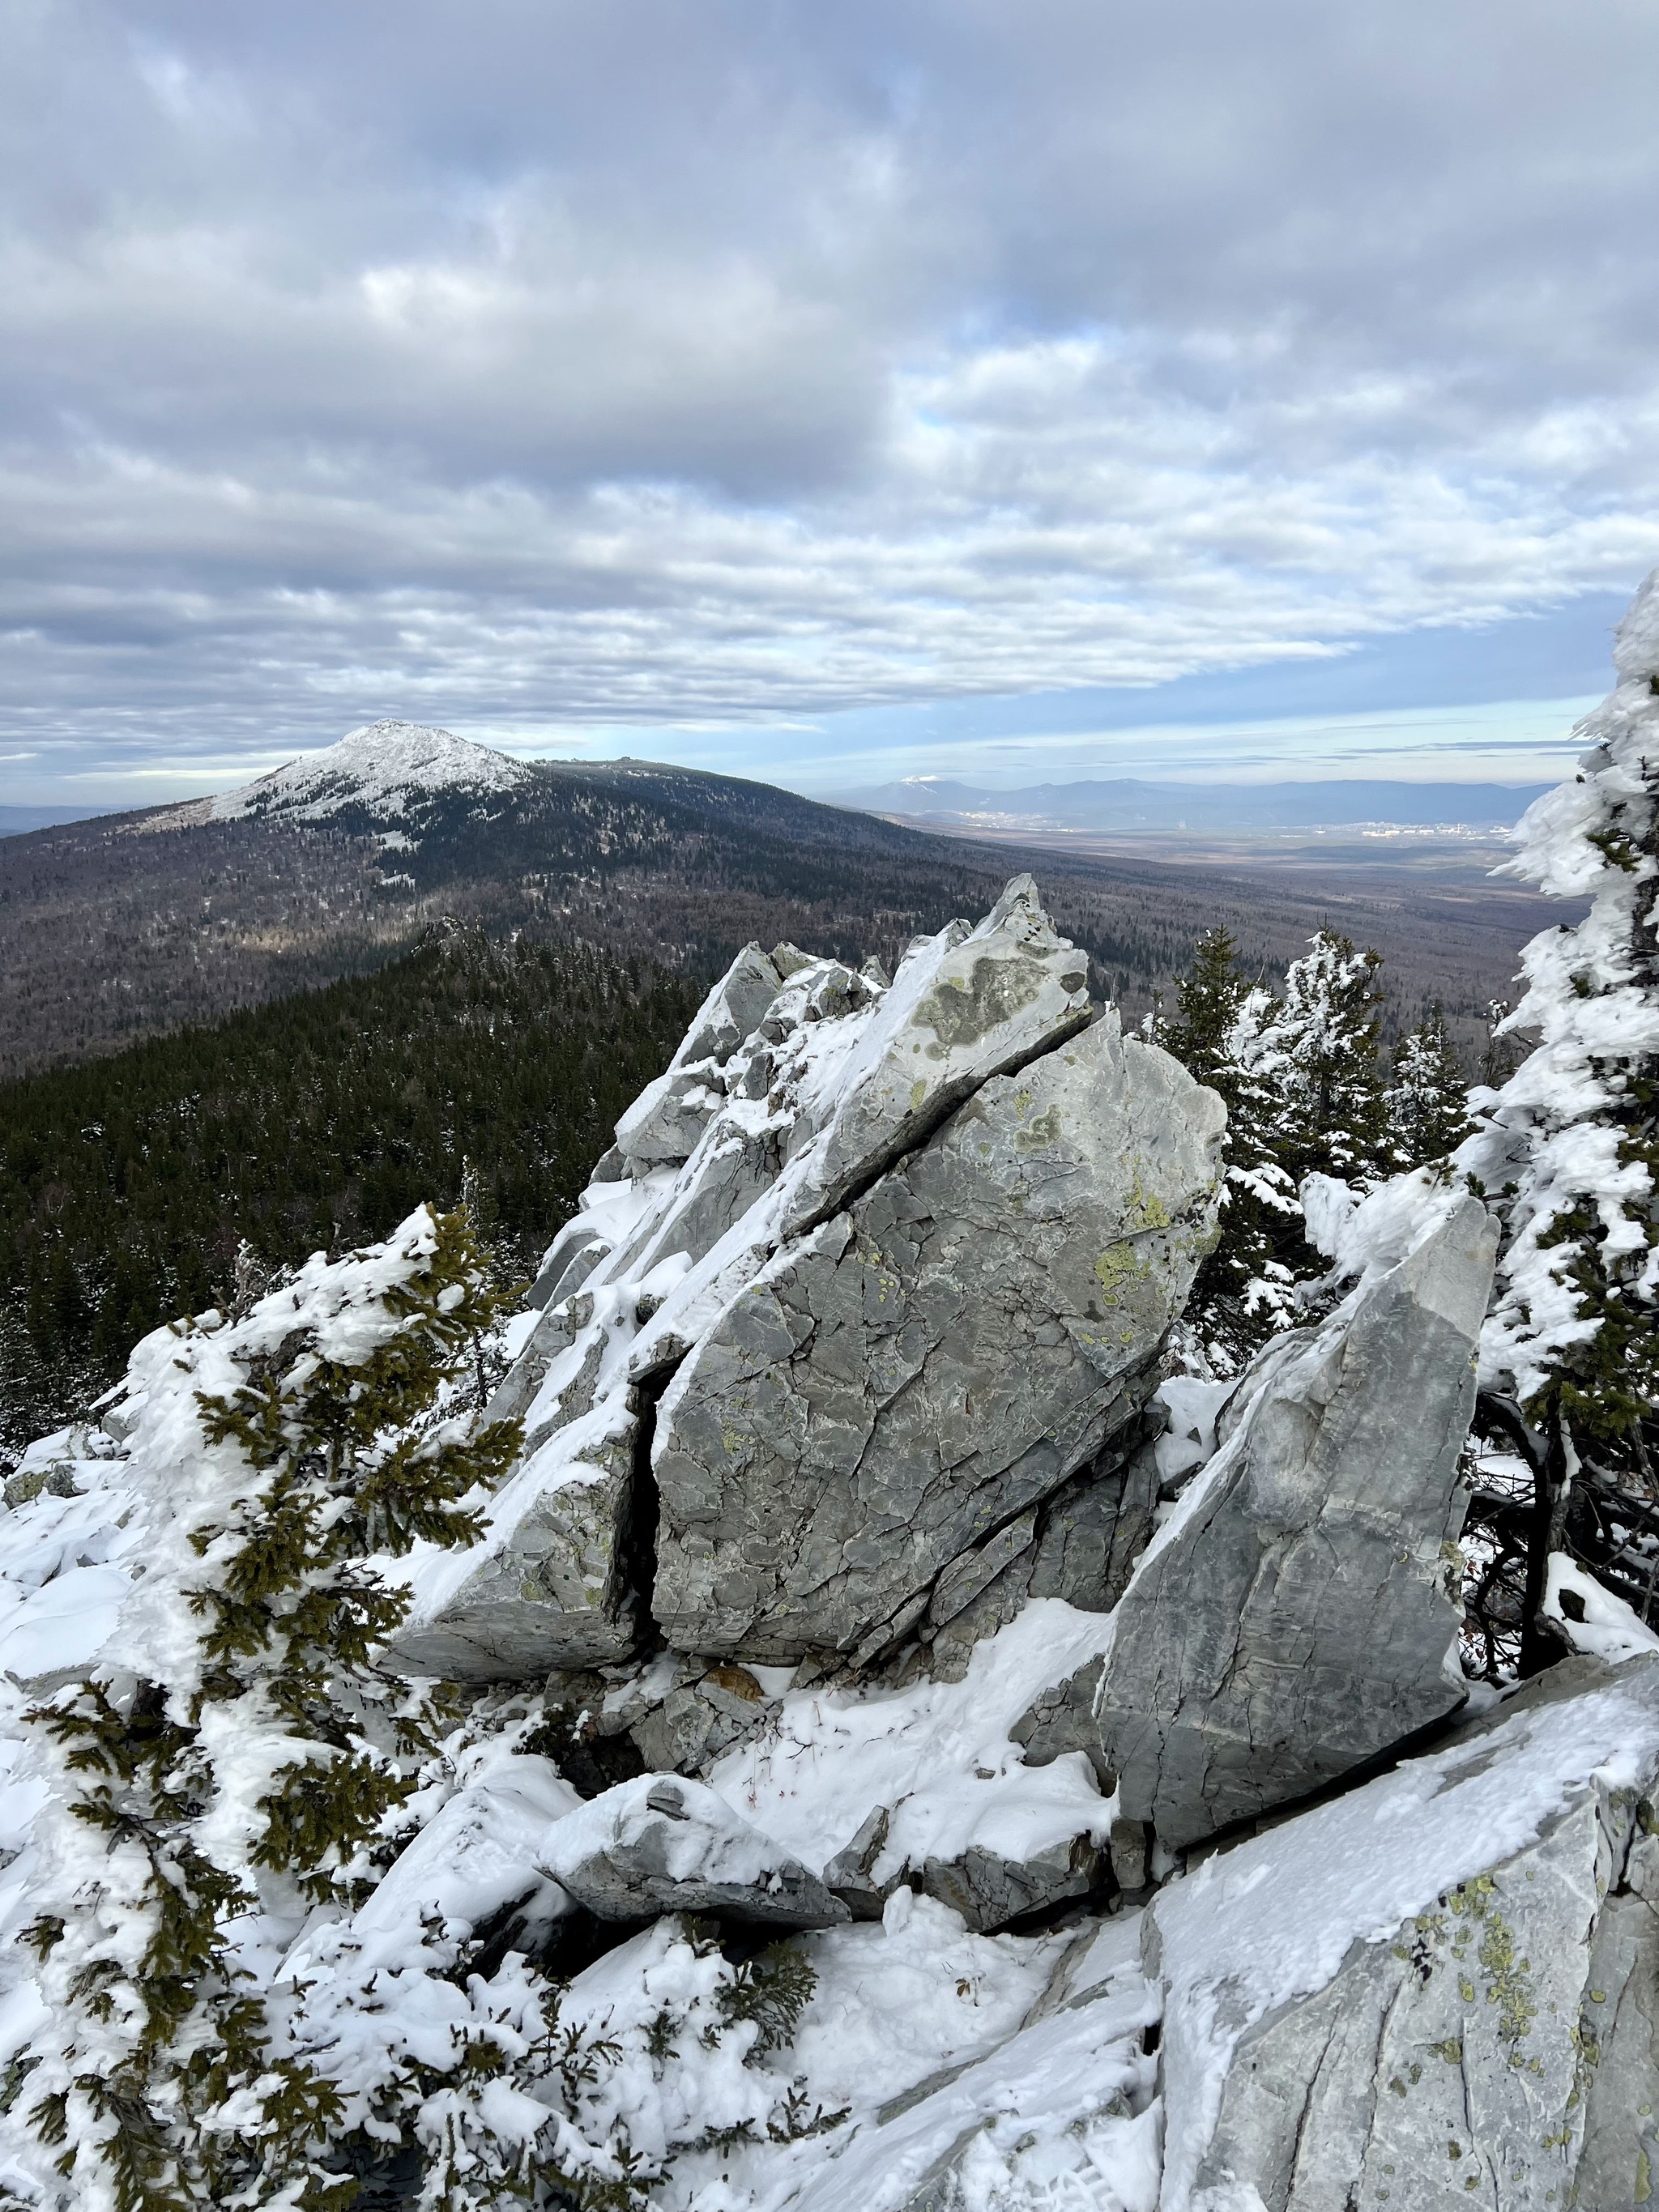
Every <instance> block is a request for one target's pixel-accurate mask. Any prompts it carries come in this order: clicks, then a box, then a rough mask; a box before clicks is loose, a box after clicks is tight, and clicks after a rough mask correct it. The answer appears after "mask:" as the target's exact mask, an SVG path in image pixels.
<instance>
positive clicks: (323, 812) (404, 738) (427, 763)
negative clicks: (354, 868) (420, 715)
mask: <svg viewBox="0 0 1659 2212" xmlns="http://www.w3.org/2000/svg"><path fill="white" fill-rule="evenodd" d="M533 774H534V771H533V770H532V769H529V768H527V767H526V765H525V764H524V763H522V762H520V761H515V760H510V759H508V757H507V755H506V754H505V753H498V752H494V751H492V750H490V748H489V746H488V745H478V744H473V743H472V742H471V739H470V738H458V737H456V736H455V734H454V733H453V731H450V730H439V729H432V728H428V726H425V725H424V724H422V723H419V722H394V721H381V722H367V723H365V724H364V725H363V726H362V728H361V729H356V730H349V731H348V732H346V734H345V736H344V737H343V738H341V739H340V740H339V742H338V743H337V744H332V745H329V746H327V747H325V749H324V750H322V751H321V752H315V753H302V754H301V756H300V757H299V758H298V759H297V760H291V761H288V762H286V763H284V764H283V767H281V768H278V769H272V770H271V771H270V774H269V775H262V776H259V777H258V778H257V779H256V780H255V781H253V782H252V783H248V784H244V785H243V786H242V787H241V789H240V791H227V792H222V793H220V794H219V796H218V797H217V798H216V799H214V800H213V801H212V802H211V806H212V812H211V817H210V818H211V819H212V820H214V821H216V822H234V821H240V820H241V819H242V818H243V817H246V816H247V815H250V814H273V813H274V814H283V815H287V816H289V817H292V818H294V819H296V820H299V821H305V822H317V821H321V820H323V819H325V817H327V816H329V815H331V814H338V813H341V812H342V811H344V809H346V808H347V807H354V808H356V807H367V808H370V809H372V810H373V811H374V812H375V813H376V814H383V815H393V816H397V815H401V814H404V813H405V812H406V811H408V808H409V805H410V801H411V800H416V801H418V800H423V799H431V798H434V797H435V796H436V795H438V794H439V793H443V792H446V791H464V792H472V793H480V794H483V793H489V792H506V791H512V790H514V789H516V788H517V787H520V785H522V784H525V783H527V782H529V781H531V780H532V776H533Z"/></svg>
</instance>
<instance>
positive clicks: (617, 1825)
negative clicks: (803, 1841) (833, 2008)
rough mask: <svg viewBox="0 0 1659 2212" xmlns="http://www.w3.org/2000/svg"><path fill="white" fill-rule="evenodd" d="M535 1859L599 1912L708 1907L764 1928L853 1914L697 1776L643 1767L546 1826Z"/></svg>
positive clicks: (622, 1916)
mask: <svg viewBox="0 0 1659 2212" xmlns="http://www.w3.org/2000/svg"><path fill="white" fill-rule="evenodd" d="M538 1863H539V1865H540V1866H541V1868H542V1869H543V1870H544V1872H545V1873H546V1874H548V1875H550V1876H551V1877H552V1878H553V1880H554V1881H556V1882H558V1883H559V1885H560V1886H561V1887H562V1888H563V1889H564V1890H566V1891H567V1892H568V1893H569V1895H570V1896H572V1897H573V1898H574V1899H575V1900H576V1902H577V1903H578V1904H579V1905H585V1906H586V1908H587V1910H588V1911H590V1912H592V1914H593V1915H594V1916H595V1917H597V1918H599V1919H600V1920H653V1919H655V1918H656V1917H658V1916H659V1914H661V1913H665V1912H712V1913H718V1914H720V1915H721V1916H723V1917H726V1918H729V1919H733V1920H741V1921H749V1922H752V1923H757V1925H760V1926H763V1927H768V1928H833V1927H834V1926H836V1923H838V1922H841V1921H845V1920H846V1919H848V1917H850V1916H849V1915H848V1910H847V1907H846V1906H845V1905H842V1904H841V1903H839V1902H838V1901H837V1900H836V1899H835V1898H833V1897H831V1896H830V1894H829V1891H828V1890H827V1889H826V1888H825V1887H824V1886H823V1883H822V1882H821V1881H819V1880H818V1878H817V1875H814V1874H811V1873H809V1872H808V1870H807V1869H806V1868H805V1867H804V1866H801V1865H799V1863H797V1862H796V1861H795V1860H794V1859H792V1858H791V1857H789V1855H788V1853H787V1852H786V1851H781V1850H779V1849H778V1847H777V1846H776V1844H773V1843H772V1842H770V1841H769V1838H766V1837H765V1836H763V1835H762V1834H761V1833H760V1832H759V1831H758V1830H757V1829H755V1828H751V1827H750V1826H749V1824H748V1822H747V1821H745V1820H739V1819H738V1815H737V1814H735V1813H734V1812H732V1809H731V1808H730V1807H729V1806H728V1805H727V1804H726V1802H725V1801H724V1800H723V1799H721V1798H720V1797H717V1796H715V1794H714V1791H713V1790H708V1789H705V1788H704V1787H703V1785H702V1784H701V1783H700V1782H688V1781H686V1780H684V1778H682V1777H681V1776H679V1775H676V1774H643V1775H641V1776H640V1777H639V1778H637V1779H636V1780H635V1781H633V1782H623V1783H619V1784H617V1787H616V1788H615V1789H613V1790H606V1791H605V1793H604V1795H603V1796H599V1797H595V1798H592V1799H591V1800H590V1801H589V1802H588V1803H586V1805H584V1806H583V1807H582V1808H580V1811H578V1812H574V1813H571V1814H567V1815H566V1817H565V1818H564V1819H563V1820H559V1821H556V1823H555V1824H554V1826H552V1827H550V1829H549V1830H548V1831H547V1833H546V1835H545V1836H544V1838H543V1840H542V1844H541V1848H540V1851H539V1854H538Z"/></svg>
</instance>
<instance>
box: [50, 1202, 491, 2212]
mask: <svg viewBox="0 0 1659 2212" xmlns="http://www.w3.org/2000/svg"><path fill="white" fill-rule="evenodd" d="M498 1303H499V1300H498V1298H497V1296H496V1294H495V1292H494V1291H492V1290H491V1289H490V1287H489V1281H488V1274H487V1268H486V1264H485V1261H484V1259H483V1255H482V1254H481V1253H480V1251H479V1249H478V1248H477V1243H476V1242H475V1240H474V1237H473V1234H472V1231H471V1227H470V1225H469V1224H468V1221H467V1219H466V1218H465V1214H464V1213H461V1212H454V1213H450V1214H445V1215H441V1216H435V1215H434V1214H433V1213H432V1212H430V1211H429V1210H428V1209H426V1208H422V1209H420V1210H419V1211H417V1212H416V1213H415V1214H413V1215H411V1216H410V1219H409V1220H408V1221H407V1222H405V1223H404V1225H403V1228H402V1229H401V1230H400V1231H398V1235H397V1236H396V1237H393V1238H392V1239H391V1240H390V1241H389V1243H387V1244H386V1245H385V1246H382V1247H380V1248H379V1249H378V1250H377V1251H375V1252H373V1253H363V1254H358V1255H353V1257H352V1259H351V1260H350V1261H345V1262H338V1263H334V1265H333V1266H332V1267H331V1266H329V1265H328V1264H326V1263H323V1262H322V1261H320V1259H319V1261H315V1262H312V1263H309V1265H308V1267H307V1269H305V1270H302V1271H301V1274H300V1275H299V1276H298V1277H296V1278H295V1280H294V1283H293V1285H291V1286H283V1288H279V1289H278V1290H277V1291H273V1292H271V1293H270V1294H269V1295H268V1296H267V1297H264V1299H262V1300H261V1301H260V1302H259V1304H258V1306H257V1307H256V1308H255V1309H254V1310H253V1312H252V1314H251V1315H250V1316H247V1317H246V1319H245V1320H244V1321H242V1322H240V1323H232V1322H228V1321H227V1320H226V1319H225V1318H224V1317H223V1316H220V1315H217V1314H213V1315H209V1316H204V1318H203V1319H202V1320H200V1321H198V1322H193V1323H191V1324H189V1325H188V1326H181V1327H180V1328H179V1329H178V1331H177V1332H176V1339H177V1350H176V1352H175V1353H174V1355H173V1361H172V1364H173V1366H174V1367H175V1368H181V1369H183V1370H185V1372H186V1373H187V1374H190V1375H192V1376H194V1375H198V1374H199V1375H203V1376H211V1377H213V1378H214V1379H217V1380H219V1381H220V1383H221V1384H222V1387H220V1388H218V1389H194V1390H193V1391H192V1392H191V1398H192V1399H193V1405H194V1419H193V1422H192V1421H191V1418H190V1415H189V1412H188V1409H186V1410H185V1412H184V1413H177V1414H175V1416H174V1426H173V1431H172V1432H171V1434H170V1439H169V1441H170V1443H171V1446H172V1449H173V1451H174V1452H175V1453H176V1454H177V1455H178V1460H179V1464H178V1465H177V1467H176V1468H175V1470H174V1472H175V1473H176V1475H177V1478H178V1498H177V1502H178V1504H179V1508H180V1519H179V1522H177V1523H176V1524H175V1525H174V1526H173V1527H172V1528H170V1529H168V1530H167V1531H165V1532H162V1533H161V1535H160V1539H159V1541H158V1545H157V1556H156V1557H155V1559H154V1561H153V1562H152V1564H151V1566H150V1571H149V1575H148V1576H147V1577H146V1579H145V1583H144V1584H143V1590H142V1592H141V1599H140V1603H139V1605H138V1608H137V1611H138V1614H139V1616H140V1618H139V1621H138V1623H137V1627H136V1628H135V1630H134V1632H132V1633H131V1634H129V1636H128V1638H127V1642H126V1649H125V1652H124V1653H122V1654H121V1655H120V1656H124V1657H125V1659H126V1661H127V1662H128V1663H127V1664H126V1666H125V1668H121V1667H118V1666H112V1667H111V1668H108V1669H107V1670H106V1671H104V1672H100V1674H98V1675H96V1676H94V1678H93V1679H91V1680H88V1681H86V1682H84V1683H82V1684H81V1685H80V1686H78V1687H76V1688H73V1689H70V1690H66V1691H64V1692H60V1693H59V1694H58V1696H57V1697H56V1698H54V1699H51V1700H50V1701H49V1702H47V1703H46V1704H45V1705H42V1706H40V1708H38V1709H37V1710H36V1711H35V1712H34V1713H33V1715H32V1716H31V1717H32V1718H33V1720H34V1721H35V1722H36V1723H38V1724H39V1725H40V1728H41V1729H43V1730H44V1731H45V1733H46V1735H48V1736H49V1737H50V1738H51V1739H52V1741H53V1742H54V1744H55V1745H56V1747H57V1751H58V1759H59V1762H60V1765H61V1770H62V1775H61V1789H62V1796H63V1801H64V1802H63V1806H62V1813H63V1818H62V1819H60V1820H59V1821H58V1824H57V1826H58V1836H57V1840H58V1843H59V1844H61V1845H62V1849H61V1851H60V1853H59V1857H58V1881H57V1883H56V1885H55V1886H56V1888H57V1890H58V1896H57V1898H56V1899H54V1900H53V1901H52V1905H51V1907H50V1909H46V1910H42V1911H40V1912H39V1913H38V1915H37V1917H36V1918H35V1920H34V1922H33V1925H32V1927H31V1928H30V1929H29V1931H28V1938H27V1940H28V1941H29V1942H31V1943H32V1944H33V1948H34V1949H35V1951H36V1953H37V1954H38V1955H39V1957H40V1960H41V1961H42V1968H41V1980H42V1987H43V1994H44V1995H45V1996H46V2002H47V2003H48V2006H49V2007H50V2008H51V2012H52V2021H51V2025H50V2026H49V2027H48V2028H47V2030H46V2032H45V2033H43V2034H42V2035H41V2036H40V2037H39V2038H37V2039H36V2041H35V2045H34V2050H35V2052H36V2054H37V2055H38V2057H39V2060H40V2063H39V2064H38V2065H37V2066H36V2068H35V2069H34V2070H33V2074H32V2075H31V2077H30V2079H29V2081H28V2082H27V2086H26V2087H25V2090H24V2092H23V2094H24V2097H25V2100H26V2101H27V2111H28V2112H29V2116H30V2118H32V2120H33V2124H34V2127H35V2129H36V2131H37V2133H38V2134H39V2135H40V2136H41V2137H42V2138H43V2139H44V2140H45V2141H46V2142H48V2143H52V2144H57V2145H61V2146H62V2147H63V2148H62V2153H61V2156H60V2158H59V2160H58V2169H59V2171H60V2172H63V2173H64V2174H65V2175H66V2176H73V2179H74V2183H75V2189H76V2202H77V2203H82V2204H84V2205H85V2206H87V2207H88V2212H92V2208H96V2207H101V2206H104V2205H108V2206H109V2207H111V2208H112V2212H185V2208H194V2207H198V2206H202V2205H204V2204H208V2203H215V2204H223V2205H232V2204H236V2205H243V2204H246V2205H254V2204H259V2205H264V2204H275V2203H283V2205H285V2206H291V2207H293V2208H295V2212H301V2209H303V2212H336V2208H342V2207H343V2206H344V2205H345V2204H346V2203H349V2201H350V2198H351V2197H352V2196H353V2195H354V2194H355V2193H356V2182H355V2180H354V2179H352V2177H351V2175H350V2173H349V2171H347V2170H346V2169H345V2168H344V2167H343V2166H342V2164H341V2162H340V2159H339V2156H338V2149H337V2142H336V2137H337V2132H338V2129H339V2124H340V2119H341V2110H342V2100H341V2097H340V2093H339V2091H338V2089H337V2087H336V2086H335V2085H334V2083H333V2082H332V2081H331V2080H330V2078H329V2075H328V2074H327V2071H326V2070H325V2069H324V2068H323V2067H321V2066H320V2065H319V2064H317V2063H313V2061H312V2060H310V2059H308V2058H306V2057H296V2056H295V2055H293V2053H292V2051H287V2052H283V2051H277V2050H276V2049H275V2048H274V2046H273V2042H272V2036H271V2025H270V2019H269V2017H268V2014H267V2008H266V2005H265V2003H264V2000H263V1998H262V1997H261V1996H259V1995H258V1994H256V1982H257V1977H256V1975H255V1974H254V1973H253V1972H252V1969H251V1968H250V1967H249V1966H248V1965H247V1964H246V1962H245V1961H244V1960H242V1959H241V1957H240V1954H239V1950H238V1942H239V1939H240V1936H241V1935H242V1933H243V1931H244V1930H245V1929H246V1926H247V1925H248V1924H249V1923H248V1916H249V1915H250V1914H252V1912H253V1911H255V1910H256V1908H257V1909H258V1910H260V1911H262V1912H263V1913H264V1916H265V1917H266V1919H267V1920H269V1919H270V1917H271V1916H272V1915H273V1913H274V1914H275V1916H276V1918H277V1919H278V1920H279V1921H280V1919H281V1918H282V1917H283V1899H285V1898H286V1899H290V1900H291V1903H290V1904H289V1907H288V1911H289V1917H290V1918H291V1919H293V1920H295V1922H296V1923H297V1920H298V1919H300V1918H302V1917H303V1916H304V1913H305V1911H306V1910H307V1905H313V1904H317V1903H328V1904H331V1905H337V1906H339V1907H343V1908H349V1905H351V1904H353V1903H354V1902H356V1899H358V1898H359V1897H360V1896H361V1895H362V1894H363V1893H365V1892H366V1891H367V1889H368V1888H369V1887H372V1886H373V1882H374V1879H375V1877H376V1875H377V1873H378V1871H379V1868H378V1866H377V1863H376V1859H375V1852H376V1850H377V1848H379V1849H380V1851H381V1853H382V1857H384V1853H385V1850H386V1845H385V1844H384V1841H383V1838H385V1835H386V1826H387V1820H388V1815H390V1814H392V1813H393V1812H394V1811H395V1809H396V1808H398V1806H399V1805H400V1804H401V1803H402V1802H404V1800H406V1799H407V1798H408V1797H409V1796H410V1792H411V1791H412V1790H413V1789H414V1787H415V1781H416V1771H417V1766H418V1763H419V1761H420V1760H421V1759H422V1758H425V1757H428V1756H429V1755H430V1754H431V1753H432V1752H433V1751H434V1750H435V1747H436V1745H437V1741H438V1739H439V1736H440V1735H441V1729H442V1723H443V1721H444V1719H445V1717H446V1710H447V1709H446V1707H445V1706H444V1705H443V1703H442V1700H441V1695H440V1694H439V1693H437V1692H434V1691H432V1690H431V1689H430V1688H429V1687H428V1686H410V1684H408V1683H405V1682H403V1681H401V1680H398V1678H396V1677H394V1676H393V1675H392V1674H389V1673H386V1672H385V1671H384V1670H383V1669H382V1668H381V1667H380V1663H379V1655H380V1650H381V1649H382V1647H383V1646H384V1645H385V1644H386V1640H387V1639H388V1638H390V1637H391V1636H392V1634H394V1633H395V1632H396V1630H397V1628H398V1625H399V1623H400V1622H401V1620H402V1619H403V1617H404V1611H405V1609H406V1607H407V1603H408V1600H407V1596H406V1595H405V1594H404V1592H403V1591H401V1590H400V1589H398V1588H397V1587H396V1586H395V1585H393V1584H392V1583H388V1582H387V1581H386V1579H385V1578H384V1577H383V1576H382V1575H381V1573H380V1571H378V1570H377V1568H376V1566H375V1565H374V1558H375V1556H376V1555H379V1556H381V1557H385V1556H391V1557H393V1558H395V1557H398V1556H399V1555H401V1554H403V1553H406V1552H407V1551H408V1550H409V1549H410V1546H411V1545H412V1544H414V1543H415V1542H416V1541H422V1540H423V1541H427V1542H430V1543H436V1544H465V1543H469V1542H471V1541H474V1540H475V1539H476V1537H477V1534H478V1533H479V1529H480V1526H481V1523H480V1521H479V1517H478V1515H477V1511H476V1510H475V1509H474V1507H473V1506H472V1505H471V1504H468V1503H466V1502H465V1501H466V1500H467V1499H468V1498H469V1495H471V1496H474V1497H476V1496H477V1493H478V1492H479V1491H480V1489H481V1487H482V1488H488V1487H489V1486H493V1485H494V1484H495V1482H496V1481H498V1480H500V1478H501V1474H503V1473H504V1471H505V1470H506V1468H507V1465H508V1464H509V1462H510V1461H511V1459H512V1457H513V1454H514V1452H515V1451H516V1450H517V1449H518V1445H519V1442H520V1431H519V1428H518V1425H517V1424H516V1423H512V1422H498V1423H492V1424H490V1425H487V1426H485V1427H483V1428H482V1429H480V1428H477V1425H476V1422H477V1409H476V1407H472V1406H471V1405H469V1404H467V1403H466V1402H465V1378H466V1377H467V1376H469V1375H470V1374H471V1371H472V1370H473V1366H474V1347H475V1346H476V1345H477V1340H478V1339H479V1338H480V1336H481V1335H482V1334H483V1332H485V1331H486V1330H487V1329H488V1328H489V1327H490V1326H491V1324H492V1323H493V1322H494V1320H495V1315H496V1309H497V1305H498ZM151 1395H152V1397H155V1395H157V1394H155V1393H152V1394H151ZM173 1395H174V1398H175V1399H177V1400H179V1402H180V1403H181V1404H183V1403H184V1402H185V1401H184V1400H183V1394H181V1393H179V1392H177V1391H175V1392H174V1394H173ZM192 1429H193V1434H192V1433H191V1431H192ZM189 1624H193V1626H194V1634H193V1636H191V1634H190V1633H189V1632H188V1628H187V1625H189ZM147 1634H148V1638H149V1644H148V1646H147V1645H146V1642H145V1639H146V1635H147Z"/></svg>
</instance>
